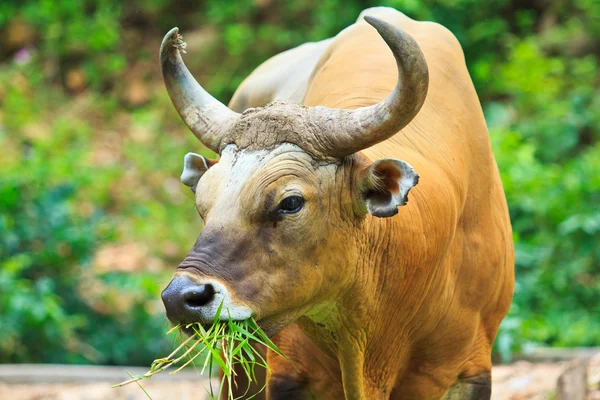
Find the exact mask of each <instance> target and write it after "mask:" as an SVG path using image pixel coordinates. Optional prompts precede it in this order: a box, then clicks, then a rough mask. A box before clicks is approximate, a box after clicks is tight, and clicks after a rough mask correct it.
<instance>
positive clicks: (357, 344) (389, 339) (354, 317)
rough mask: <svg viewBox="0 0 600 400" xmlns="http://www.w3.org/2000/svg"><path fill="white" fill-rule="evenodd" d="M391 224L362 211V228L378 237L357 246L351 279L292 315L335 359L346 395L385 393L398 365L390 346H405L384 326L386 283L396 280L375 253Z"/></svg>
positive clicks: (387, 301)
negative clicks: (344, 286) (308, 308)
mask: <svg viewBox="0 0 600 400" xmlns="http://www.w3.org/2000/svg"><path fill="white" fill-rule="evenodd" d="M391 225H392V223H391V220H385V219H375V218H371V217H367V219H366V220H365V221H364V226H363V229H367V230H373V229H378V230H379V232H378V235H377V236H375V237H379V238H381V241H382V243H380V244H378V243H373V242H370V243H369V246H368V248H367V246H366V245H365V247H364V248H362V249H359V251H358V254H360V257H359V260H358V262H357V263H356V271H355V279H353V281H352V282H351V284H350V288H349V289H348V290H347V291H345V292H343V293H342V294H341V296H340V298H338V299H336V300H334V301H330V302H325V303H322V304H320V305H318V306H316V307H313V308H312V310H311V311H310V312H308V313H307V314H305V316H303V317H302V318H300V319H299V320H298V325H299V326H300V328H301V329H302V330H303V331H304V333H305V334H306V335H307V336H308V337H309V338H310V339H311V340H312V342H313V343H315V345H317V347H319V348H320V349H321V351H323V352H324V353H325V354H327V355H328V356H329V357H331V358H333V359H337V360H338V361H339V364H340V370H341V375H342V381H343V385H344V391H345V393H346V397H347V398H357V399H359V398H369V399H377V398H380V397H385V396H384V394H385V393H387V394H388V395H389V393H390V391H391V388H392V387H393V385H394V383H395V378H396V374H397V373H398V371H399V369H400V361H399V360H398V359H397V358H401V357H398V354H397V352H391V351H390V348H398V347H396V346H399V348H403V347H404V348H406V346H403V345H402V341H401V340H400V341H399V340H398V339H399V338H398V335H395V334H394V333H391V332H389V331H388V329H386V328H387V326H386V325H388V326H389V325H392V324H393V322H392V321H390V317H391V315H390V314H389V313H388V312H386V307H387V306H389V305H390V304H393V303H394V302H393V301H390V300H391V297H390V296H393V295H394V294H395V293H394V291H390V290H389V285H396V284H397V282H394V281H392V280H391V279H393V278H392V277H390V276H388V275H387V274H386V272H387V271H386V269H385V268H383V267H384V266H385V264H387V263H388V260H387V258H386V257H382V256H377V254H380V255H381V254H384V253H385V252H382V251H381V247H382V246H384V245H385V246H387V245H388V242H387V239H386V238H387V237H388V232H387V230H389V229H390V227H391ZM371 233H372V232H369V233H368V234H371ZM365 234H367V233H366V232H365ZM371 237H374V236H371ZM390 250H392V249H387V248H386V251H390ZM391 353H394V354H391ZM375 366H376V368H374V367H375ZM372 371H377V374H376V375H375V374H372Z"/></svg>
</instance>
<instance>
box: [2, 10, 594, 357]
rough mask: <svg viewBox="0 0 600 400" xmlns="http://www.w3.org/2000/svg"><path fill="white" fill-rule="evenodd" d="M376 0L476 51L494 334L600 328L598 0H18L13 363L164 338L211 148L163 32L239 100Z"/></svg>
mask: <svg viewBox="0 0 600 400" xmlns="http://www.w3.org/2000/svg"><path fill="white" fill-rule="evenodd" d="M373 5H387V6H392V7H395V8H397V9H399V10H401V11H403V12H405V13H406V14H408V15H409V16H411V17H413V18H415V19H420V20H433V21H436V22H439V23H441V24H443V25H445V26H446V27H448V28H449V29H451V30H452V31H453V32H454V33H455V34H456V36H457V37H458V39H459V40H460V42H461V43H462V45H463V48H464V50H465V54H466V58H467V63H468V66H469V69H470V71H471V75H472V77H473V80H474V83H475V86H476V88H477V91H478V93H479V95H480V98H481V101H482V104H483V106H484V110H485V115H486V118H487V121H488V126H489V128H490V133H491V137H492V141H493V145H494V149H495V154H496V157H497V161H498V164H499V167H500V171H501V173H502V178H503V181H504V185H505V189H506V194H507V197H508V202H509V206H510V212H511V218H512V222H513V227H514V241H515V246H516V251H517V265H516V272H517V281H518V282H517V287H516V292H515V299H514V305H513V307H512V309H511V312H510V316H509V318H507V320H506V321H505V322H504V324H503V326H502V330H501V333H500V336H499V340H498V341H497V349H498V351H499V352H500V353H501V354H502V355H504V357H505V358H506V357H508V356H509V355H510V354H511V353H512V352H514V351H518V350H520V349H522V348H523V346H524V345H527V344H530V343H535V344H544V345H550V346H589V345H600V319H598V318H597V316H598V315H600V301H599V300H598V299H599V298H600V296H599V295H600V246H598V242H599V239H600V207H599V205H600V174H599V171H600V141H599V139H600V113H599V110H600V90H599V87H600V74H599V68H598V67H599V58H600V5H599V4H598V3H597V2H595V0H572V1H566V0H540V1H517V0H488V1H475V0H422V1H418V0H387V1H382V2H380V3H378V4H377V3H376V2H374V1H366V0H344V1H341V0H318V1H316V0H289V1H275V0H240V1H235V2H225V1H217V0H206V1H203V2H192V1H184V0H178V1H167V0H151V1H144V2H141V1H138V2H133V1H131V2H121V1H116V0H94V1H90V0H81V1H80V0H5V1H2V2H1V3H0V149H1V155H0V171H1V172H0V337H1V338H2V340H0V362H78V363H79V362H88V363H105V364H124V363H126V364H131V363H133V364H146V365H147V364H148V363H149V362H150V361H151V360H152V359H153V358H155V356H156V355H157V354H163V353H165V351H166V349H165V347H170V343H168V342H167V341H166V339H163V338H164V335H163V333H164V331H165V327H166V324H165V321H164V317H163V316H162V305H161V304H160V302H159V300H158V293H159V291H160V289H161V288H162V287H163V286H164V285H165V284H166V283H167V282H168V280H169V277H170V274H171V272H172V270H173V268H174V267H175V266H176V265H177V263H178V261H179V260H181V258H182V257H183V255H184V254H185V252H186V251H187V250H188V248H190V247H191V245H192V243H193V241H194V240H195V238H196V236H197V234H198V232H199V231H200V229H201V220H200V219H199V217H198V216H197V215H196V212H195V210H194V206H193V202H192V200H191V199H192V198H191V194H190V193H188V190H187V189H186V188H184V187H183V186H182V185H181V184H180V183H179V179H178V176H179V174H180V168H181V161H182V157H183V155H184V154H185V153H186V152H188V151H204V150H203V149H202V148H201V146H200V144H199V143H198V142H197V141H196V140H195V139H194V138H193V136H192V135H191V134H190V133H189V132H188V131H187V129H186V128H185V127H184V125H183V124H182V122H181V121H180V119H179V117H178V116H177V115H176V113H175V112H174V109H173V107H172V106H171V104H170V102H169V100H168V97H167V95H166V92H165V90H164V89H163V86H162V81H161V78H160V73H159V71H158V69H157V67H158V62H157V53H158V46H159V44H160V41H161V39H162V37H163V35H164V33H165V32H167V30H168V29H170V28H171V27H173V26H179V27H180V28H181V29H182V31H183V33H184V35H185V39H186V41H187V42H188V53H189V54H188V55H187V57H186V62H187V63H188V65H189V66H190V68H191V69H192V71H193V72H194V74H195V75H196V76H197V78H198V79H199V81H201V82H202V83H203V84H204V85H205V87H206V88H207V89H208V90H209V91H210V92H211V93H213V94H215V95H216V96H217V97H218V98H220V99H221V100H222V101H224V102H227V101H228V100H229V98H230V96H231V95H232V93H233V91H234V90H235V88H236V87H237V85H238V84H239V83H240V82H241V80H242V79H243V78H244V77H245V76H247V74H248V73H249V72H250V71H251V70H252V69H253V68H255V67H256V66H257V65H258V64H259V63H260V62H262V61H264V60H265V59H267V58H268V57H270V56H272V55H274V54H276V53H277V52H280V51H282V50H285V49H288V48H290V47H293V46H296V45H298V44H300V43H303V42H306V41H314V40H320V39H323V38H326V37H329V36H332V35H334V34H336V33H337V32H339V30H341V29H342V28H344V27H345V26H347V25H349V24H351V23H352V22H353V21H354V20H355V19H356V17H357V16H358V14H359V12H360V11H361V10H362V9H364V8H366V7H369V6H373ZM165 354H166V353H165Z"/></svg>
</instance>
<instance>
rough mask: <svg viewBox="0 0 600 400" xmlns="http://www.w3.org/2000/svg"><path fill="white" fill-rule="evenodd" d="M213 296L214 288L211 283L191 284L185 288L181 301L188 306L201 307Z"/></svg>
mask: <svg viewBox="0 0 600 400" xmlns="http://www.w3.org/2000/svg"><path fill="white" fill-rule="evenodd" d="M214 297H215V288H214V287H213V285H211V284H205V285H198V286H192V287H190V288H187V289H186V290H185V293H184V294H183V301H184V302H185V305H186V306H187V307H190V308H197V307H203V306H205V305H207V304H208V303H210V302H211V301H212V299H213V298H214Z"/></svg>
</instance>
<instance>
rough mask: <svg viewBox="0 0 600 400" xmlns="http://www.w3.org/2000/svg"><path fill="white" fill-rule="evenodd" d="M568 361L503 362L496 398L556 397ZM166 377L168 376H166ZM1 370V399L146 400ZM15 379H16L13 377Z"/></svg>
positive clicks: (152, 388)
mask: <svg viewBox="0 0 600 400" xmlns="http://www.w3.org/2000/svg"><path fill="white" fill-rule="evenodd" d="M567 365H568V362H556V363H540V364H533V363H529V362H524V361H522V362H517V363H515V364H512V365H501V366H496V367H494V370H493V394H492V399H493V400H546V399H553V398H554V397H553V393H554V390H555V388H556V382H557V379H558V377H559V376H560V374H561V373H562V371H564V369H565V368H566V366H567ZM165 378H166V379H165ZM6 380H10V379H6V374H5V376H4V377H3V375H2V373H1V371H0V399H2V400H5V399H11V400H101V399H102V400H104V399H111V400H144V399H147V396H146V394H144V392H143V391H142V390H141V389H140V388H139V387H138V386H136V385H129V386H126V387H122V388H115V389H113V388H111V385H112V384H114V383H115V381H114V380H113V378H112V377H111V380H112V381H109V380H107V381H101V380H100V381H96V382H93V383H64V384H48V383H41V384H36V383H25V382H21V383H6ZM13 381H14V380H13ZM588 382H589V384H588V387H589V388H590V393H589V395H588V400H600V391H598V390H597V389H598V388H599V382H600V357H595V358H594V359H592V360H591V361H590V364H589V369H588ZM143 387H144V389H145V390H146V391H147V392H148V393H149V395H150V396H151V397H152V399H154V400H162V399H180V400H188V399H189V400H192V399H193V400H204V399H209V396H208V395H207V393H206V391H205V389H204V387H208V380H207V379H205V378H201V377H200V378H193V377H192V376H191V375H188V378H184V379H182V377H178V378H177V380H174V379H169V376H168V375H166V376H165V377H162V379H160V380H154V381H152V380H149V381H144V382H143Z"/></svg>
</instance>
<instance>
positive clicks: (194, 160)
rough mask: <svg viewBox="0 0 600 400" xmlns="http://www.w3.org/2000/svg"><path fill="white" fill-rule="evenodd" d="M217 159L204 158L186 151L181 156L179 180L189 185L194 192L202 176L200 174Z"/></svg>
mask: <svg viewBox="0 0 600 400" xmlns="http://www.w3.org/2000/svg"><path fill="white" fill-rule="evenodd" d="M217 162H218V161H217V160H212V159H210V158H205V157H203V156H201V155H200V154H196V153H187V154H186V155H185V157H184V158H183V172H182V173H181V182H182V183H183V184H184V185H186V186H189V187H190V189H192V192H194V193H196V185H198V181H199V180H200V178H202V175H204V173H205V172H206V171H207V170H208V169H209V168H210V167H212V166H213V165H215V164H216V163H217Z"/></svg>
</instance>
